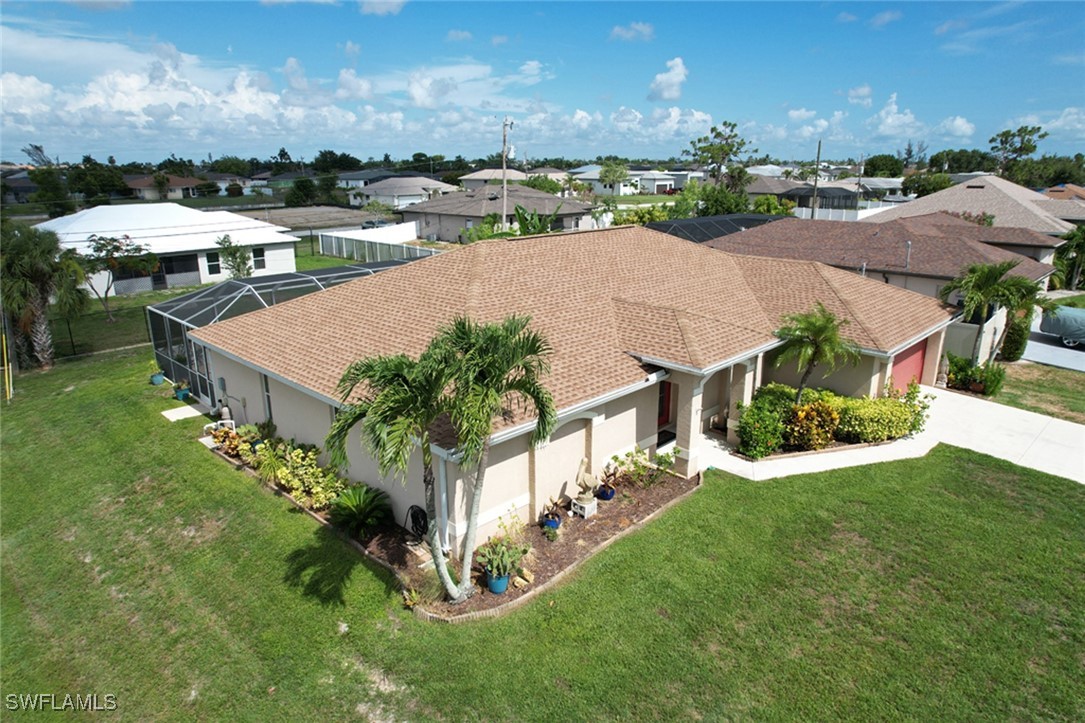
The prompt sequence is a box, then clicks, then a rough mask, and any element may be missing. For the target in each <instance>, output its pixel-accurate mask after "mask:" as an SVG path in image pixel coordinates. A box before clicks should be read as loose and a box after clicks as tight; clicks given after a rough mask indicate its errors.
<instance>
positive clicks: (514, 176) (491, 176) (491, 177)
mask: <svg viewBox="0 0 1085 723" xmlns="http://www.w3.org/2000/svg"><path fill="white" fill-rule="evenodd" d="M501 177H502V171H501V169H500V168H483V169H482V170H480V171H475V172H473V173H468V174H467V175H464V176H460V183H461V184H463V187H464V188H466V189H467V190H468V191H473V190H475V189H476V188H482V187H483V186H486V185H488V184H491V183H501ZM504 178H505V181H507V182H508V183H512V182H513V181H526V180H527V178H528V176H527V174H526V173H524V172H523V171H518V170H516V169H515V168H508V169H506V170H505V171H504Z"/></svg>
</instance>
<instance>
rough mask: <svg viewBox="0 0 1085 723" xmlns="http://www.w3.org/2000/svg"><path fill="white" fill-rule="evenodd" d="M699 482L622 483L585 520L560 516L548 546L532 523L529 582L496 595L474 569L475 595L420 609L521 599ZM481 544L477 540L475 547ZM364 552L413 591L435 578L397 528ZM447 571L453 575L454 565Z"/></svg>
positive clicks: (441, 610) (458, 609)
mask: <svg viewBox="0 0 1085 723" xmlns="http://www.w3.org/2000/svg"><path fill="white" fill-rule="evenodd" d="M698 484H699V479H698V478H697V477H695V478H693V479H688V480H686V479H682V478H681V477H673V476H667V477H664V478H663V479H662V480H661V481H660V482H659V483H657V484H655V485H653V486H652V487H647V488H645V487H637V486H635V485H633V484H630V483H628V482H625V483H622V484H619V486H618V494H617V495H615V497H614V499H612V500H610V501H608V502H604V501H602V500H600V501H599V508H598V512H597V513H596V514H594V515H592V516H591V517H590V518H588V519H586V520H585V519H582V518H580V517H579V516H570V515H566V516H565V517H564V519H563V521H562V524H561V528H560V529H559V531H558V538H557V539H556V540H555V541H553V542H551V541H550V540H548V539H546V537H545V536H544V535H543V531H542V528H541V527H540V526H539V525H537V524H532V525H528V526H527V528H526V529H525V536H526V539H527V542H528V543H529V544H530V545H531V553H530V554H529V555H528V557H526V558H525V559H524V563H523V568H524V569H526V570H528V571H529V572H530V573H531V575H532V576H533V578H532V582H531V583H530V584H528V585H527V586H525V587H521V588H518V587H515V586H514V585H512V584H510V585H509V589H508V591H507V592H505V593H504V594H502V595H494V594H492V593H491V592H490V591H489V590H487V589H486V578H485V574H484V573H483V572H482V570H481V569H480V568H478V567H477V566H476V569H475V570H474V575H473V579H474V582H475V585H476V588H477V590H476V592H475V594H474V595H473V596H472V597H471V598H470V599H468V600H467V601H466V602H463V603H460V604H459V605H451V604H449V603H447V602H445V601H443V600H439V601H433V602H431V601H426V602H424V603H423V604H422V607H423V608H424V609H425V610H426V611H427V612H430V613H434V614H436V615H439V616H442V617H452V616H460V615H464V614H467V613H473V612H479V611H484V610H490V609H492V608H496V607H499V606H502V605H506V604H508V603H511V602H514V601H515V600H517V599H519V598H521V597H523V596H524V595H526V594H528V593H530V592H531V591H533V590H536V589H538V587H539V586H540V585H542V584H543V583H545V582H547V581H548V580H551V579H552V578H554V577H555V576H556V575H558V574H560V573H561V572H563V571H564V570H566V569H568V568H570V567H572V566H573V565H575V564H576V563H578V562H580V561H581V560H583V559H585V558H587V557H589V556H591V555H592V553H594V552H595V550H596V549H597V548H598V547H599V545H601V544H603V543H605V542H606V541H608V540H610V539H611V538H613V537H614V536H615V535H617V534H619V533H621V532H622V531H624V530H626V529H628V528H629V527H631V526H633V525H635V524H636V523H638V522H640V521H642V520H644V519H645V518H647V517H648V516H649V515H651V514H652V513H653V512H655V511H656V510H658V509H660V508H661V507H663V506H664V505H666V504H667V503H668V502H670V501H671V500H674V499H676V498H678V497H680V496H682V495H684V494H686V493H687V492H690V491H691V490H693V488H695V487H696V486H697V485H698ZM482 542H485V540H479V543H480V544H481V543H482ZM362 544H364V545H365V548H366V551H367V552H369V553H370V554H371V555H373V556H374V557H377V558H378V559H380V560H382V561H383V562H385V563H387V564H388V565H390V566H391V567H393V568H394V569H395V571H396V573H397V574H398V575H399V577H400V580H402V581H404V582H405V583H406V584H407V585H408V586H409V587H414V588H415V589H417V590H421V589H423V588H429V589H435V588H434V583H433V580H434V579H435V578H436V573H434V571H433V568H432V566H430V568H429V569H421V568H420V567H419V564H418V562H419V559H418V556H417V555H416V554H415V553H414V552H413V551H412V550H411V549H410V546H412V545H417V544H418V542H417V538H416V537H414V536H413V535H411V534H410V533H409V532H407V531H406V530H404V529H403V528H401V527H395V528H389V529H387V530H384V531H382V532H380V533H378V534H376V535H374V536H373V537H371V538H369V539H367V540H365V541H364V542H363V543H362ZM453 569H455V570H456V571H457V572H458V571H459V564H456V565H455V566H454V567H453Z"/></svg>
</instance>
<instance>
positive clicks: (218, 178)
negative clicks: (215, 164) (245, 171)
mask: <svg viewBox="0 0 1085 723" xmlns="http://www.w3.org/2000/svg"><path fill="white" fill-rule="evenodd" d="M203 175H205V176H206V177H207V180H208V181H214V182H215V183H217V184H218V187H219V192H220V193H221V194H222V195H226V189H227V188H228V187H229V186H231V185H232V184H235V183H236V184H237V185H238V186H241V193H242V195H245V196H251V195H252V179H250V178H245V177H244V176H238V175H235V174H233V173H205V174H203Z"/></svg>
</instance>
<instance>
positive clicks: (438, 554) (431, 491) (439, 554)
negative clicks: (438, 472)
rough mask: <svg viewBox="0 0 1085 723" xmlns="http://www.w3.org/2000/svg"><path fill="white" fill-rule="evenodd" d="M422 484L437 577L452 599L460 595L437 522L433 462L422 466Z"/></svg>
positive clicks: (430, 544) (431, 551)
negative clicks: (449, 568) (450, 573)
mask: <svg viewBox="0 0 1085 723" xmlns="http://www.w3.org/2000/svg"><path fill="white" fill-rule="evenodd" d="M422 486H423V487H424V488H425V490H426V517H427V519H428V523H427V527H428V528H429V529H428V530H426V533H427V536H428V537H429V549H430V554H431V555H432V556H433V567H434V569H435V570H437V578H438V579H439V580H440V581H441V584H442V585H443V586H444V588H445V593H446V594H447V595H448V597H449V598H450V599H455V598H456V597H457V596H458V595H459V590H457V589H456V583H454V582H453V581H452V576H451V575H449V574H448V563H447V561H446V560H445V548H444V546H443V545H442V544H441V529H440V525H438V524H437V491H436V487H437V485H436V484H434V481H433V464H432V463H430V464H425V465H423V467H422Z"/></svg>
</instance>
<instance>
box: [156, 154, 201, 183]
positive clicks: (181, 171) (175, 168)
mask: <svg viewBox="0 0 1085 723" xmlns="http://www.w3.org/2000/svg"><path fill="white" fill-rule="evenodd" d="M156 170H158V171H160V172H162V173H165V174H167V175H170V176H181V177H183V178H188V177H191V176H193V175H195V173H196V164H195V163H193V162H192V160H191V159H188V158H178V157H177V156H176V155H175V154H173V153H171V154H170V157H169V158H166V159H165V160H163V161H162V162H161V163H159V164H158V166H156Z"/></svg>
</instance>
